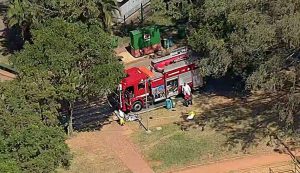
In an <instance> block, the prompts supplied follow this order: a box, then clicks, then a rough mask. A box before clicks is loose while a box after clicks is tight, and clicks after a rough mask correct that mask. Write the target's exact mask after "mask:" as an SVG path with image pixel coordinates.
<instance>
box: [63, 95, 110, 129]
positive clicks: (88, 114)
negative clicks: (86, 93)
mask: <svg viewBox="0 0 300 173" xmlns="http://www.w3.org/2000/svg"><path fill="white" fill-rule="evenodd" d="M113 110H114V109H113V108H112V107H110V105H109V104H108V101H107V100H106V99H105V98H102V99H101V98H92V99H89V100H88V101H78V102H76V103H75V105H74V111H73V128H74V130H75V131H78V132H82V131H94V130H101V129H102V127H103V126H105V125H107V124H110V123H111V121H110V120H109V119H110V116H111V115H112V113H113ZM61 117H62V121H64V120H65V121H64V122H65V123H66V121H67V117H68V111H66V110H62V111H61Z"/></svg>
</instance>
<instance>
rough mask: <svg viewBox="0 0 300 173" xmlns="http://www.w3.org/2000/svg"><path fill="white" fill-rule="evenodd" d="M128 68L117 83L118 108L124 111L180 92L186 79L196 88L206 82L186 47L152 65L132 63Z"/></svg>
mask: <svg viewBox="0 0 300 173" xmlns="http://www.w3.org/2000/svg"><path fill="white" fill-rule="evenodd" d="M125 72H126V75H127V76H126V77H125V78H124V79H122V81H121V83H120V84H119V87H118V95H119V96H118V99H119V101H118V102H119V109H121V110H122V111H124V112H130V111H133V112H138V111H140V110H142V109H143V108H145V107H146V105H153V104H155V103H157V102H160V101H163V100H165V99H167V98H170V97H173V96H177V95H178V94H181V87H182V86H183V84H184V83H187V84H189V85H190V86H191V88H193V89H196V88H198V87H201V86H202V85H203V80H202V78H201V76H200V73H199V70H198V67H197V65H196V63H195V58H192V57H190V56H189V53H188V50H187V48H185V47H183V48H179V49H175V50H174V51H172V53H171V54H170V55H168V56H166V57H162V58H158V59H155V60H152V62H151V65H150V69H148V68H146V67H133V68H129V69H127V70H126V71H125Z"/></svg>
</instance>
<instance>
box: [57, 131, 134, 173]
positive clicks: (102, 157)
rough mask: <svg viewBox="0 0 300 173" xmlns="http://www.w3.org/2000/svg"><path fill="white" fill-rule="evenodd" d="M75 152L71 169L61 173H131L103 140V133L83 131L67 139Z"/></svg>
mask: <svg viewBox="0 0 300 173" xmlns="http://www.w3.org/2000/svg"><path fill="white" fill-rule="evenodd" d="M66 143H67V144H68V146H69V147H70V149H71V152H72V154H73V161H72V163H71V167H70V169H69V170H63V169H60V170H58V172H59V173H83V172H84V173H104V172H105V173H131V171H130V170H129V169H128V168H127V167H126V165H125V164H124V163H123V162H122V161H121V160H120V159H119V158H118V157H116V156H115V155H114V154H113V153H114V151H113V150H112V148H110V147H109V146H108V145H107V144H106V143H105V142H104V141H103V133H102V132H100V131H95V132H81V133H77V134H75V135H74V136H73V137H71V138H70V139H68V140H67V141H66Z"/></svg>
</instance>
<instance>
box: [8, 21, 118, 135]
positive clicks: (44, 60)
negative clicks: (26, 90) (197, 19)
mask: <svg viewBox="0 0 300 173" xmlns="http://www.w3.org/2000/svg"><path fill="white" fill-rule="evenodd" d="M32 35H33V42H34V44H29V43H27V44H25V46H24V50H22V51H20V52H19V53H17V54H16V55H14V56H12V57H11V60H12V62H13V64H14V65H15V67H16V68H17V69H18V70H19V71H20V76H21V78H25V79H26V78H31V80H33V81H34V82H35V83H43V82H46V84H48V85H49V86H46V85H45V86H43V87H49V89H48V90H47V91H45V92H41V93H43V95H44V94H48V96H46V97H45V98H55V99H57V100H60V101H63V102H65V103H66V104H68V105H69V116H70V117H69V120H70V122H69V123H70V124H69V128H71V129H69V130H70V132H71V131H72V127H71V124H72V122H71V120H72V118H71V117H72V110H73V104H74V102H75V101H76V100H83V99H87V98H88V97H90V96H104V95H105V94H107V93H108V92H109V91H110V90H112V89H114V88H115V86H116V84H117V83H118V82H119V81H120V79H121V78H122V77H123V65H122V64H120V63H119V61H118V60H117V58H116V57H115V55H114V52H113V45H112V41H111V37H110V35H109V34H107V33H105V32H104V30H103V29H101V28H100V27H99V26H98V25H89V26H88V25H86V24H83V23H81V22H80V23H68V22H66V21H64V20H63V19H53V20H49V21H48V22H45V23H44V25H43V26H41V27H40V28H38V29H36V30H33V31H32ZM41 74H43V76H44V79H43V78H41V77H40V76H39V75H41ZM30 76H32V77H30ZM44 80H45V81H44ZM47 82H49V83H47ZM41 89H42V88H41ZM42 91H43V90H42ZM37 97H39V96H35V97H34V98H37ZM45 103H47V105H49V104H50V103H49V102H45ZM52 104H53V105H54V103H52ZM47 111H48V110H47Z"/></svg>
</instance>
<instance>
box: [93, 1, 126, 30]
mask: <svg viewBox="0 0 300 173" xmlns="http://www.w3.org/2000/svg"><path fill="white" fill-rule="evenodd" d="M95 1H96V2H95V3H96V4H97V5H98V8H99V10H100V12H101V14H100V15H102V16H101V18H102V21H103V25H104V27H105V29H106V30H107V31H110V28H111V25H112V18H113V16H114V15H115V14H116V13H120V11H119V8H118V5H117V2H116V1H115V0H95Z"/></svg>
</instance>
